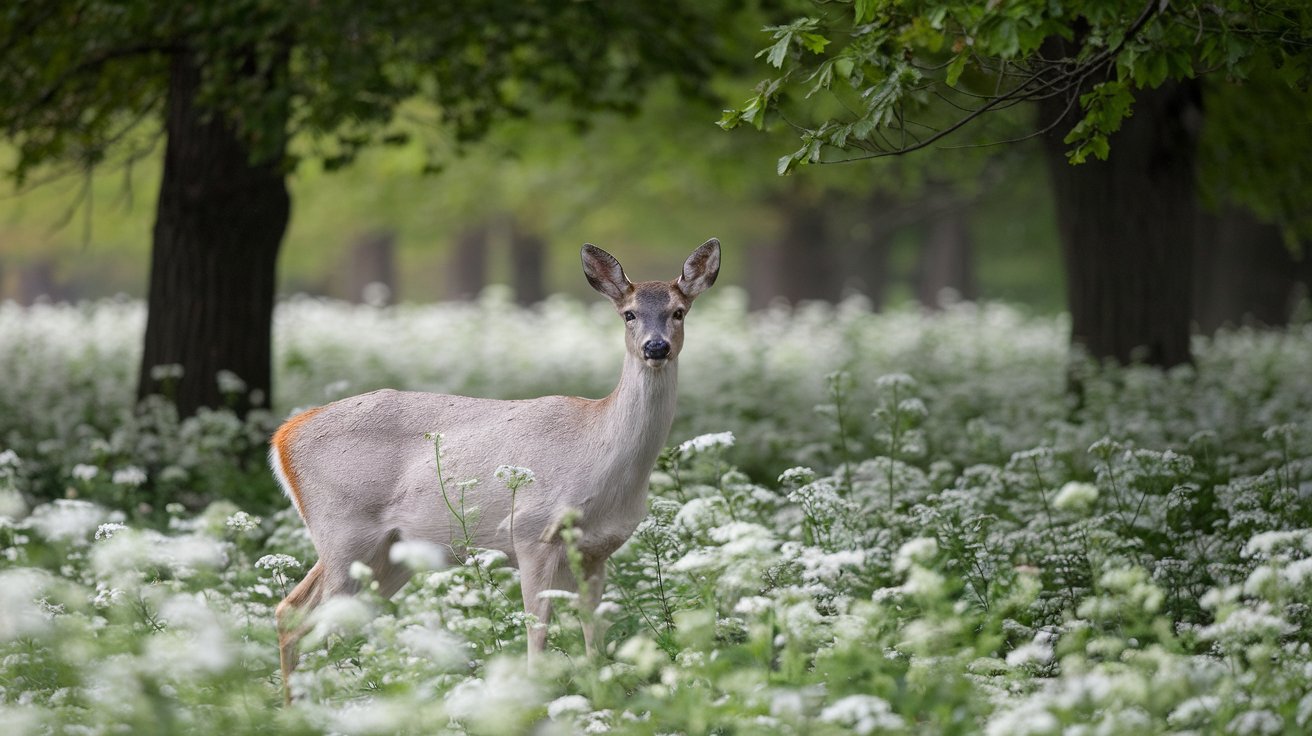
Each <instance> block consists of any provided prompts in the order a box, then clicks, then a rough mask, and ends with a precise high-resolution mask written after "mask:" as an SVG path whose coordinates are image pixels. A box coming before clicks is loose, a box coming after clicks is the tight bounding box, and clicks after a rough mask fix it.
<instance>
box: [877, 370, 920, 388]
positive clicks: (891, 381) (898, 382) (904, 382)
mask: <svg viewBox="0 0 1312 736" xmlns="http://www.w3.org/2000/svg"><path fill="white" fill-rule="evenodd" d="M875 388H878V389H879V390H881V391H891V390H913V389H915V388H916V379H914V378H912V377H911V376H908V375H907V374H905V373H889V374H887V375H883V376H880V377H879V378H876V379H875Z"/></svg>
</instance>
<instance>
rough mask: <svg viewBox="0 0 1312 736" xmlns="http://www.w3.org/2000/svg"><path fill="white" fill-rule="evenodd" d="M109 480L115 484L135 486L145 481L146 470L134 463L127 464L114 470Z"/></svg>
mask: <svg viewBox="0 0 1312 736" xmlns="http://www.w3.org/2000/svg"><path fill="white" fill-rule="evenodd" d="M110 481H112V482H113V483H114V485H116V486H131V487H133V488H136V487H137V486H140V485H142V484H143V483H145V482H146V471H144V470H142V469H141V468H138V467H137V466H135V465H129V466H127V467H124V468H119V469H118V470H115V471H114V475H113V476H111V477H110Z"/></svg>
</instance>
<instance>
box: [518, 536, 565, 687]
mask: <svg viewBox="0 0 1312 736" xmlns="http://www.w3.org/2000/svg"><path fill="white" fill-rule="evenodd" d="M516 556H517V557H518V558H519V588H520V591H521V592H522V593H523V595H524V612H525V613H528V614H531V615H532V616H533V617H535V618H536V620H535V621H530V622H529V624H528V662H529V666H530V667H531V666H532V665H533V660H534V659H535V658H536V657H537V656H538V655H540V654H541V653H542V652H544V651H546V649H547V624H548V623H550V621H551V603H552V600H551V599H550V598H544V597H542V596H541V595H540V594H541V593H542V591H544V590H551V589H552V588H553V587H554V586H555V584H556V582H557V580H558V579H559V577H560V574H559V573H560V570H561V569H562V568H565V567H566V564H565V550H564V547H563V546H561V545H560V544H559V543H555V542H532V543H529V544H526V545H524V548H523V549H518V550H516Z"/></svg>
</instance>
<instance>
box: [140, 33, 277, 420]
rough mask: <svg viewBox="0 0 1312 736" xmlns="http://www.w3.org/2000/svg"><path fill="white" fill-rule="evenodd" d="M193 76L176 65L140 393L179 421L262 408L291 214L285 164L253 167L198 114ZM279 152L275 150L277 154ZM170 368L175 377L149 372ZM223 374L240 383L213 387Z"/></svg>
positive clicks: (224, 125) (224, 129) (216, 119)
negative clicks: (170, 405) (172, 406)
mask: <svg viewBox="0 0 1312 736" xmlns="http://www.w3.org/2000/svg"><path fill="white" fill-rule="evenodd" d="M200 79H201V76H200V70H199V68H198V67H197V66H196V64H195V63H193V60H192V59H190V58H189V57H188V56H187V55H185V54H180V55H178V56H176V57H175V58H174V61H173V68H172V73H171V79H170V83H169V97H168V112H167V117H166V123H165V124H166V132H167V135H168V145H167V147H166V149H165V152H164V176H163V180H162V182H161V184H160V194H159V207H158V211H157V213H156V219H155V232H154V248H153V251H152V254H151V268H150V287H149V289H150V291H149V298H148V310H149V311H148V315H147V319H146V339H145V349H144V351H143V353H142V359H141V376H140V382H139V387H138V395H139V396H140V397H145V396H147V395H149V394H154V393H162V392H165V391H167V392H168V395H169V396H170V398H171V399H172V400H173V401H174V402H175V403H176V405H177V407H178V413H179V414H180V415H181V416H188V415H191V414H193V413H195V411H196V410H197V409H198V408H200V407H218V406H229V407H231V408H233V409H235V410H236V411H237V412H239V413H243V414H244V413H245V412H246V411H247V410H249V409H250V408H252V407H257V406H267V405H268V402H269V397H270V391H271V388H272V386H271V383H272V381H271V375H270V374H271V365H270V364H271V356H270V343H271V328H272V322H273V299H274V288H275V275H276V262H277V257H278V248H279V246H280V245H281V243H282V238H283V233H284V232H285V231H286V229H287V220H288V216H289V213H290V210H291V200H290V197H289V196H288V193H287V188H286V185H285V182H284V173H283V170H282V160H281V156H280V155H279V156H275V157H273V160H269V161H268V162H266V163H252V158H251V153H250V148H249V147H248V145H247V143H246V141H244V140H242V139H241V138H240V137H239V135H238V134H237V131H236V129H235V128H234V127H233V126H232V125H230V124H229V123H228V122H227V121H226V120H224V119H223V118H222V116H220V115H218V114H210V113H208V112H207V111H203V110H202V109H200V108H198V107H197V101H196V93H197V89H198V87H199V85H200ZM281 145H282V142H280V145H279V150H280V151H281ZM170 365H177V366H181V368H182V371H183V372H182V375H181V376H180V377H176V376H174V377H169V376H168V375H167V371H155V368H156V366H170ZM224 371H229V372H231V373H232V374H235V375H236V376H237V377H239V378H240V379H241V380H242V381H243V382H244V383H245V390H241V391H237V390H234V385H233V382H231V381H224V385H223V386H220V382H219V376H220V373H221V372H224Z"/></svg>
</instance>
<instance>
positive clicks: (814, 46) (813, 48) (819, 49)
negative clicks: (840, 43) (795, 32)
mask: <svg viewBox="0 0 1312 736" xmlns="http://www.w3.org/2000/svg"><path fill="white" fill-rule="evenodd" d="M799 37H800V38H801V39H802V45H803V46H805V47H806V49H807V51H810V52H812V53H816V54H819V53H823V52H824V50H825V47H826V46H828V45H829V39H827V38H825V37H824V36H822V35H820V34H819V33H802V34H799Z"/></svg>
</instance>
